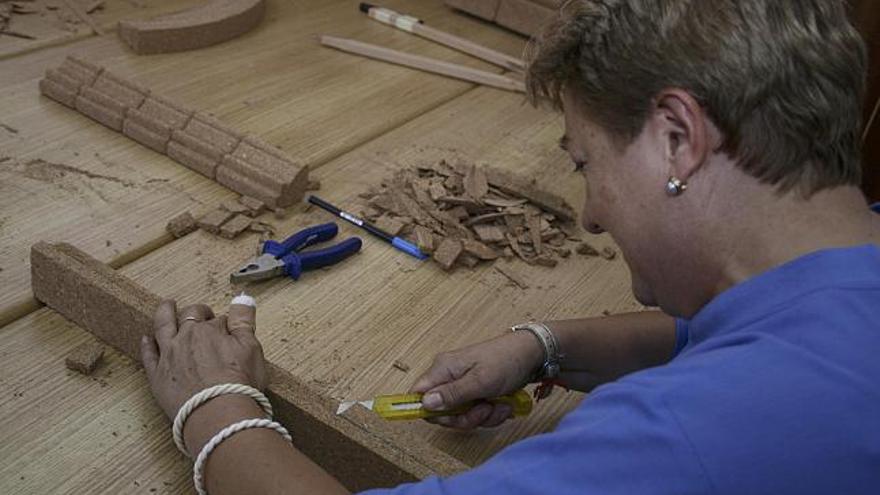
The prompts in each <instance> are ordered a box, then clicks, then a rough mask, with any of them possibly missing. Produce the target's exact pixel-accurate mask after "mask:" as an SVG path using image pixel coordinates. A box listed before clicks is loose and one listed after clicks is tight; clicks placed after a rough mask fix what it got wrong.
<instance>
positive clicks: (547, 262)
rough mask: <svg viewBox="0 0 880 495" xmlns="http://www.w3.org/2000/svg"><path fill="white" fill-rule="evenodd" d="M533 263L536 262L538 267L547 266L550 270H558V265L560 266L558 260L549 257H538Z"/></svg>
mask: <svg viewBox="0 0 880 495" xmlns="http://www.w3.org/2000/svg"><path fill="white" fill-rule="evenodd" d="M532 261H534V263H535V264H536V265H541V266H546V267H548V268H556V265H558V264H559V262H558V261H557V260H556V258H553V257H550V256H548V255H543V256H538V257H536V258H534V259H533V260H532Z"/></svg>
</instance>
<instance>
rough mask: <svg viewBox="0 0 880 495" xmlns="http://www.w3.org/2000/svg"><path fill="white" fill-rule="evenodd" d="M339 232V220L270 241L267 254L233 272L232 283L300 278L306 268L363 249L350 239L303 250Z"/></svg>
mask: <svg viewBox="0 0 880 495" xmlns="http://www.w3.org/2000/svg"><path fill="white" fill-rule="evenodd" d="M338 232H339V227H337V226H336V224H335V223H325V224H322V225H316V226H314V227H309V228H306V229H303V230H301V231H299V232H297V233H295V234H293V235H292V236H290V237H288V238H287V239H285V240H284V241H283V242H277V241H272V240H269V241H266V242H264V243H263V254H261V255H260V256H258V257H256V258H254V259H253V260H251V261H250V262H248V263H246V264H245V265H243V266H242V267H241V268H239V269H238V270H237V271H236V272H234V273H232V274H231V275H230V277H229V278H230V280H231V281H232V283H242V282H255V281H260V280H266V279H270V278H273V277H278V276H281V275H289V276H290V277H291V278H293V279H294V280H297V279H299V276H300V275H301V274H302V272H303V271H306V270H311V269H315V268H320V267H323V266H329V265H333V264H336V263H338V262H340V261H342V260H344V259H345V258H348V257H349V256H351V255H352V254H354V253H356V252H358V251H360V249H361V244H362V243H361V240H360V239H359V238H357V237H351V238H348V239H346V240H344V241H342V242H340V243H339V244H336V245H334V246H330V247H328V248H324V249H317V250H314V251H306V252H302V253H300V252H299V250H300V249H305V248H307V247H309V246H311V245H313V244H317V243H319V242H324V241H328V240H330V239H332V238H333V237H335V236H336V234H337V233H338Z"/></svg>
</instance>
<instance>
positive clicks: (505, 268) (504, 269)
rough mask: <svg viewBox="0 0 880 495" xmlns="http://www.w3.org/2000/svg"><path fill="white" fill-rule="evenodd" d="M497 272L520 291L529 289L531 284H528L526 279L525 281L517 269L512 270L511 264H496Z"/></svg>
mask: <svg viewBox="0 0 880 495" xmlns="http://www.w3.org/2000/svg"><path fill="white" fill-rule="evenodd" d="M495 270H496V271H497V272H498V273H500V274H502V275H504V276H505V277H507V279H508V280H510V281H511V282H513V283H514V284H515V285H516V286H517V287H519V288H520V289H523V290H525V289H528V288H529V284H528V283H526V281H525V279H523V277H522V276H521V275H519V274H518V273H517V272H516V270H515V269H513V268H511V266H510V265H509V264H503V263H495Z"/></svg>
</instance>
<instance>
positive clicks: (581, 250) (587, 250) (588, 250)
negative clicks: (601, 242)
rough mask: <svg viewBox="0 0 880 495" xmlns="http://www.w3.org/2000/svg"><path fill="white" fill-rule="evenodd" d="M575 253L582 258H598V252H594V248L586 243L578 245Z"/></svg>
mask: <svg viewBox="0 0 880 495" xmlns="http://www.w3.org/2000/svg"><path fill="white" fill-rule="evenodd" d="M575 251H576V252H577V254H582V255H584V256H599V251H596V248H594V247H593V246H591V245H589V244H588V243H586V242H582V243H580V244H578V246H577V247H576V248H575Z"/></svg>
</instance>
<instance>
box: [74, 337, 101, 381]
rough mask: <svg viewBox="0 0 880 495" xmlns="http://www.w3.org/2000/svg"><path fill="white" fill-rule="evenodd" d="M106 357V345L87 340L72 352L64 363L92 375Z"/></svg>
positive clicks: (75, 369)
mask: <svg viewBox="0 0 880 495" xmlns="http://www.w3.org/2000/svg"><path fill="white" fill-rule="evenodd" d="M102 357H104V346H103V345H101V344H99V343H98V342H86V343H85V344H82V345H80V346H78V347H77V348H76V349H74V350H73V351H71V352H70V354H68V355H67V357H66V358H65V359H64V365H65V366H67V367H68V368H69V369H71V370H73V371H78V372H80V373H82V374H84V375H91V374H92V372H93V371H95V368H97V367H98V364H100V361H101V358H102Z"/></svg>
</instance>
